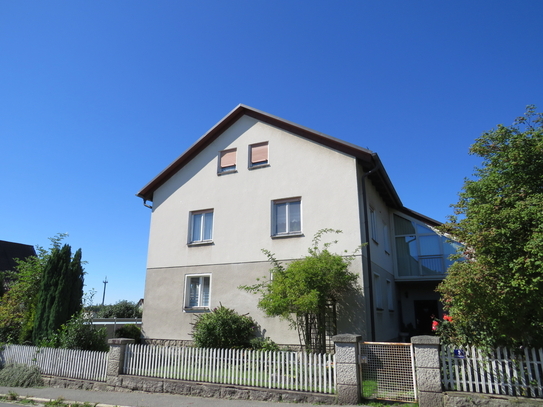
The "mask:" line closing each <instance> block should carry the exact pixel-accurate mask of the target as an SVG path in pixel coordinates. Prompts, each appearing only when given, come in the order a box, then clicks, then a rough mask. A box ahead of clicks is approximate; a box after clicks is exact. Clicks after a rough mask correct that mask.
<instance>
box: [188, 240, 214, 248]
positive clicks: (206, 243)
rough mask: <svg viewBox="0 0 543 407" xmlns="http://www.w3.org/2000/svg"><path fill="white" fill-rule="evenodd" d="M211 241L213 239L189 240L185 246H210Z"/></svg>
mask: <svg viewBox="0 0 543 407" xmlns="http://www.w3.org/2000/svg"><path fill="white" fill-rule="evenodd" d="M212 244H214V243H213V240H206V241H203V242H190V243H187V246H189V247H195V246H211V245H212Z"/></svg>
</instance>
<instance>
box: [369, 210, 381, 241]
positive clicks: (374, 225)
mask: <svg viewBox="0 0 543 407" xmlns="http://www.w3.org/2000/svg"><path fill="white" fill-rule="evenodd" d="M370 227H371V238H372V239H373V241H374V242H375V243H377V242H378V241H379V239H378V238H377V217H376V215H375V209H373V208H372V207H370Z"/></svg>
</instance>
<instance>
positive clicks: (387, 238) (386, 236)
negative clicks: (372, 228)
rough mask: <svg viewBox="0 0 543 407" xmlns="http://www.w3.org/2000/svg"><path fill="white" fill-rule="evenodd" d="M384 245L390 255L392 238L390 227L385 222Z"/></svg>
mask: <svg viewBox="0 0 543 407" xmlns="http://www.w3.org/2000/svg"><path fill="white" fill-rule="evenodd" d="M383 243H384V246H385V253H387V254H390V236H389V233H388V225H387V224H386V223H385V222H383Z"/></svg>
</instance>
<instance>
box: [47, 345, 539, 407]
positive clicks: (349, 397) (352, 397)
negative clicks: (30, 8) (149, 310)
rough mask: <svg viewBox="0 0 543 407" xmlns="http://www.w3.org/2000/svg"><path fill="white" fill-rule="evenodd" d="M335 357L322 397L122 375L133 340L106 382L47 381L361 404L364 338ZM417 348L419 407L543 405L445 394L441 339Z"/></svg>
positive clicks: (113, 352)
mask: <svg viewBox="0 0 543 407" xmlns="http://www.w3.org/2000/svg"><path fill="white" fill-rule="evenodd" d="M333 340H334V344H335V353H336V366H335V370H336V376H337V382H336V389H337V394H335V395H329V394H319V393H308V392H296V391H285V390H278V389H264V388H253V387H245V386H234V385H222V384H212V383H199V382H190V381H182V380H170V379H157V378H149V377H141V376H131V375H124V374H122V366H123V359H124V353H125V352H124V350H125V347H126V345H127V344H129V343H133V342H134V340H133V339H124V338H117V339H110V340H109V344H110V353H109V358H108V370H107V381H106V382H105V383H103V382H91V381H85V380H74V379H61V378H56V377H46V378H45V384H46V385H48V386H51V387H66V388H80V389H87V390H102V391H103V390H108V391H143V392H154V393H172V394H181V395H188V396H198V397H215V398H228V399H239V400H259V401H274V402H280V401H282V402H295V403H312V404H349V405H356V404H360V403H361V402H362V399H361V394H362V392H361V389H362V377H361V373H360V355H359V350H360V347H359V344H360V342H361V341H362V337H361V336H360V335H350V334H349V335H336V336H334V338H333ZM411 342H412V344H413V348H414V358H415V372H416V380H417V399H418V404H419V407H475V406H485V407H506V406H518V407H543V400H541V399H529V398H520V397H507V396H496V395H486V394H480V393H463V392H444V391H443V387H442V384H441V368H440V359H439V346H440V344H439V338H438V337H436V336H418V337H413V338H412V339H411Z"/></svg>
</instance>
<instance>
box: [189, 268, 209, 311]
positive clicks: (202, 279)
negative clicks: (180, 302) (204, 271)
mask: <svg viewBox="0 0 543 407" xmlns="http://www.w3.org/2000/svg"><path fill="white" fill-rule="evenodd" d="M185 284H186V290H185V308H190V309H195V308H209V299H210V287H211V276H209V275H203V276H194V275H191V276H187V279H186V283H185Z"/></svg>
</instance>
